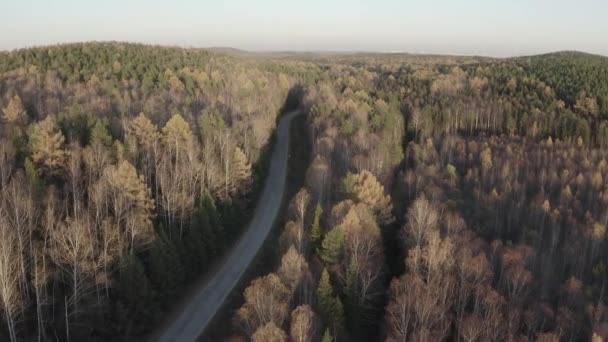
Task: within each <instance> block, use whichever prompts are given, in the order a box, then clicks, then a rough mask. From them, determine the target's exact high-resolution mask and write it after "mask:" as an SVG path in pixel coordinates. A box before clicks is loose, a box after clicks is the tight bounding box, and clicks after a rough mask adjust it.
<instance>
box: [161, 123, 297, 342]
mask: <svg viewBox="0 0 608 342" xmlns="http://www.w3.org/2000/svg"><path fill="white" fill-rule="evenodd" d="M300 114H302V113H301V112H299V111H294V112H290V113H288V114H285V115H284V116H283V117H282V118H281V120H280V122H279V126H278V128H277V131H276V141H275V145H274V151H273V154H272V159H271V160H270V167H269V170H268V174H267V177H266V181H265V184H264V189H263V190H262V195H261V196H260V198H259V200H258V203H257V206H256V208H255V211H254V213H253V218H252V220H251V222H250V223H249V226H248V227H247V229H246V231H245V232H244V233H243V235H242V236H241V238H240V239H239V241H238V242H237V244H236V245H235V246H234V247H233V248H232V250H231V251H230V253H229V254H228V255H227V257H226V258H224V263H223V265H222V266H221V267H220V268H219V269H218V271H217V273H216V274H215V275H213V276H212V277H211V278H209V280H208V281H207V283H206V284H205V285H204V286H203V287H202V288H201V289H200V290H198V291H197V292H196V293H195V294H194V295H193V296H192V298H191V299H190V301H189V303H188V304H187V305H186V306H185V308H184V310H183V311H182V312H181V313H179V314H178V315H177V316H176V318H175V320H174V321H173V322H171V323H170V325H169V326H168V327H167V329H166V330H165V331H164V332H163V333H162V334H161V336H160V338H159V339H158V341H159V342H182V341H183V342H191V341H195V340H196V339H197V338H198V337H199V336H200V335H201V334H202V333H203V331H204V330H205V328H207V325H208V324H209V322H210V321H211V319H212V318H213V316H215V314H216V313H217V312H218V310H219V309H220V307H221V306H222V304H223V303H224V300H225V299H226V297H228V295H229V294H230V292H232V290H233V288H234V287H235V286H236V285H237V283H238V282H239V280H240V279H241V277H242V276H243V274H244V273H245V271H246V270H247V268H248V266H249V264H250V263H251V261H252V260H253V258H254V257H255V256H256V254H257V253H258V251H259V249H260V248H261V247H262V244H263V243H264V240H266V237H267V236H268V233H270V230H271V229H272V226H273V225H274V222H275V220H276V218H277V216H278V213H279V209H280V208H281V204H282V202H283V196H284V194H285V185H286V180H287V159H288V157H289V138H290V136H289V128H290V126H291V121H292V119H293V118H294V117H296V116H297V115H300Z"/></svg>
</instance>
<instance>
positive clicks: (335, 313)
mask: <svg viewBox="0 0 608 342" xmlns="http://www.w3.org/2000/svg"><path fill="white" fill-rule="evenodd" d="M317 298H318V301H319V302H318V304H319V313H320V314H321V317H323V320H324V321H325V322H326V323H327V324H329V325H331V326H332V327H333V328H337V327H340V326H341V325H342V322H343V320H344V319H343V317H344V308H343V306H342V301H340V298H338V297H334V290H333V288H332V286H331V281H330V279H329V273H328V272H327V269H323V273H321V279H320V280H319V286H318V287H317Z"/></svg>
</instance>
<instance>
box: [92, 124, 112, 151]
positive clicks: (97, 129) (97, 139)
mask: <svg viewBox="0 0 608 342" xmlns="http://www.w3.org/2000/svg"><path fill="white" fill-rule="evenodd" d="M112 141H113V139H112V136H111V135H110V132H109V131H108V128H107V126H106V124H105V123H104V122H103V121H102V120H100V119H97V120H95V125H94V126H93V128H92V129H91V136H90V139H89V143H90V145H96V144H99V145H102V146H105V147H110V146H112Z"/></svg>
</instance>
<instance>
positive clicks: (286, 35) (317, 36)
mask: <svg viewBox="0 0 608 342" xmlns="http://www.w3.org/2000/svg"><path fill="white" fill-rule="evenodd" d="M607 15H608V0H416V1H412V0H366V1H362V0H299V1H290V0H198V1H196V0H188V1H186V0H184V1H179V0H172V1H158V0H96V1H88V0H39V1H35V0H0V49H13V48H19V47H28V46H33V45H42V44H54V43H60V42H73V41H90V40H120V41H137V42H146V43H158V44H170V45H181V46H194V47H211V46H222V47H227V46H229V47H235V48H241V49H248V50H317V51H318V50H325V51H406V52H424V53H459V54H483V55H494V56H510V55H521V54H534V53H539V52H548V51H555V50H566V49H567V50H582V51H587V52H594V53H600V54H604V55H608V17H607Z"/></svg>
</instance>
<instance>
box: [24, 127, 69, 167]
mask: <svg viewBox="0 0 608 342" xmlns="http://www.w3.org/2000/svg"><path fill="white" fill-rule="evenodd" d="M64 142H65V137H64V136H63V134H62V133H61V131H60V130H59V126H57V122H56V121H55V118H54V117H52V116H47V117H46V118H45V119H44V120H42V121H40V122H37V123H35V124H33V125H32V126H31V127H30V131H29V143H30V148H31V151H32V161H34V163H35V164H36V165H38V166H39V167H40V168H42V169H44V170H45V171H46V172H48V173H50V174H56V173H58V171H59V170H60V169H61V168H62V167H64V166H65V163H66V158H67V152H66V151H65V150H64Z"/></svg>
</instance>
